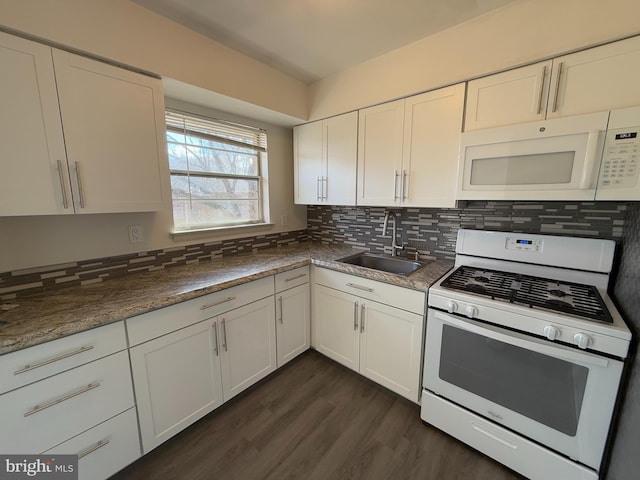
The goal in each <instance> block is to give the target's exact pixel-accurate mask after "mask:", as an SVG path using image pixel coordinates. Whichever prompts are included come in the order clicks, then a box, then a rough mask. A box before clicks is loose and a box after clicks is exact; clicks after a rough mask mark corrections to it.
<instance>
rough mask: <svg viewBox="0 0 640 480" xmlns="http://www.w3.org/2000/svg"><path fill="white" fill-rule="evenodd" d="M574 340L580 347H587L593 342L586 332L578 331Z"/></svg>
mask: <svg viewBox="0 0 640 480" xmlns="http://www.w3.org/2000/svg"><path fill="white" fill-rule="evenodd" d="M573 341H574V342H575V344H576V345H577V346H578V348H581V349H583V350H584V349H585V348H587V347H588V346H589V344H590V343H591V337H590V336H589V335H587V334H586V333H576V334H575V335H574V336H573Z"/></svg>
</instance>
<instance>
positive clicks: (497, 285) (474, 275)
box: [441, 266, 613, 323]
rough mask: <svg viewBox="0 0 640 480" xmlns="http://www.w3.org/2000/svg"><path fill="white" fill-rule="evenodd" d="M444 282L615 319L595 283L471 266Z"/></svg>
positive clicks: (550, 307) (475, 291) (507, 298)
mask: <svg viewBox="0 0 640 480" xmlns="http://www.w3.org/2000/svg"><path fill="white" fill-rule="evenodd" d="M441 285H442V287H446V288H451V289H454V290H460V291H464V292H468V293H473V294H476V295H482V296H485V297H489V298H491V299H494V300H498V301H503V302H509V303H514V304H519V305H525V306H528V307H530V308H540V309H544V310H552V311H555V312H562V313H566V314H569V315H574V316H577V317H580V318H584V319H589V320H595V321H599V322H603V323H613V319H612V318H611V315H610V314H609V311H608V310H607V308H606V306H605V305H604V302H603V301H602V297H601V296H600V293H598V290H597V289H596V288H595V287H594V286H592V285H582V284H578V283H570V282H557V281H555V280H549V279H546V278H540V277H533V276H530V275H520V274H517V273H510V272H500V271H495V270H488V269H480V268H475V267H468V266H461V267H458V269H456V270H455V271H454V272H453V273H452V274H451V275H449V277H447V278H446V279H445V280H444V281H443V282H442V283H441Z"/></svg>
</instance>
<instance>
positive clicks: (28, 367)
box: [13, 345, 93, 375]
mask: <svg viewBox="0 0 640 480" xmlns="http://www.w3.org/2000/svg"><path fill="white" fill-rule="evenodd" d="M91 349H93V345H85V346H84V347H80V348H78V349H76V350H72V351H70V352H66V353H62V354H60V355H57V356H55V357H51V358H47V359H46V360H41V361H40V362H36V363H29V364H27V365H25V366H24V367H22V368H20V369H18V370H16V371H15V372H13V374H14V375H20V374H21V373H25V372H28V371H30V370H34V369H36V368H40V367H44V366H45V365H49V364H50V363H54V362H57V361H58V360H63V359H65V358H69V357H73V356H74V355H78V354H80V353H84V352H88V351H89V350H91Z"/></svg>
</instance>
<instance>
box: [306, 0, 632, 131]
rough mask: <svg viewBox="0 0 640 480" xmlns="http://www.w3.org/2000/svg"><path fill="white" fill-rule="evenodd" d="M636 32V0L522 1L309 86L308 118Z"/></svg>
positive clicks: (391, 97)
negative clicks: (309, 103) (309, 104)
mask: <svg viewBox="0 0 640 480" xmlns="http://www.w3.org/2000/svg"><path fill="white" fill-rule="evenodd" d="M638 33H640V2H639V1H638V0H607V1H602V0H522V1H520V2H516V3H513V4H510V5H508V6H506V7H504V8H501V9H498V10H496V11H494V12H490V13H488V14H486V15H484V16H482V17H479V18H477V19H475V20H471V21H469V22H466V23H464V24H461V25H458V26H455V27H452V28H450V29H448V30H445V31H443V32H441V33H438V34H436V35H432V36H430V37H427V38H424V39H422V40H419V41H417V42H414V43H412V44H410V45H407V46H405V47H402V48H399V49H397V50H394V51H392V52H389V53H387V54H385V55H382V56H380V57H376V58H374V59H372V60H370V61H367V62H364V63H362V64H360V65H357V66H355V67H353V68H350V69H348V70H345V71H344V72H340V73H338V74H336V75H332V76H330V77H328V78H325V79H323V80H320V81H318V82H316V83H314V84H312V85H311V107H310V119H311V120H316V119H319V118H324V117H327V116H331V115H335V114H338V113H342V112H347V111H351V110H355V109H358V108H361V107H365V106H369V105H374V104H377V103H381V102H385V101H388V100H391V99H395V98H400V97H405V96H408V95H413V94H415V93H418V92H423V91H426V90H432V89H434V88H438V87H441V86H445V85H450V84H453V83H458V82H460V81H462V80H466V79H469V78H473V77H477V76H482V75H485V74H488V73H492V72H496V71H499V70H504V69H508V68H510V67H513V66H515V65H520V64H525V63H531V62H533V61H535V60H538V59H541V58H547V57H551V56H555V55H557V54H560V53H564V52H568V51H571V50H576V49H580V48H584V47H587V46H592V45H595V44H599V43H603V42H606V41H609V40H613V39H619V38H622V37H626V36H630V35H633V34H638Z"/></svg>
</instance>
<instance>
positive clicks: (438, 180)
mask: <svg viewBox="0 0 640 480" xmlns="http://www.w3.org/2000/svg"><path fill="white" fill-rule="evenodd" d="M464 94H465V85H464V84H458V85H453V86H451V87H446V88H441V89H438V90H434V91H432V92H427V93H424V94H421V95H415V96H412V97H408V98H405V99H402V100H397V101H394V102H389V103H385V104H382V105H376V106H374V107H370V108H366V109H363V110H360V122H359V134H358V141H359V145H358V182H357V184H358V187H357V195H358V196H357V204H358V205H370V206H397V207H400V206H406V207H452V206H454V205H455V198H454V194H455V191H454V190H455V176H456V171H457V164H458V146H459V140H460V132H461V130H462V117H463V108H464Z"/></svg>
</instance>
